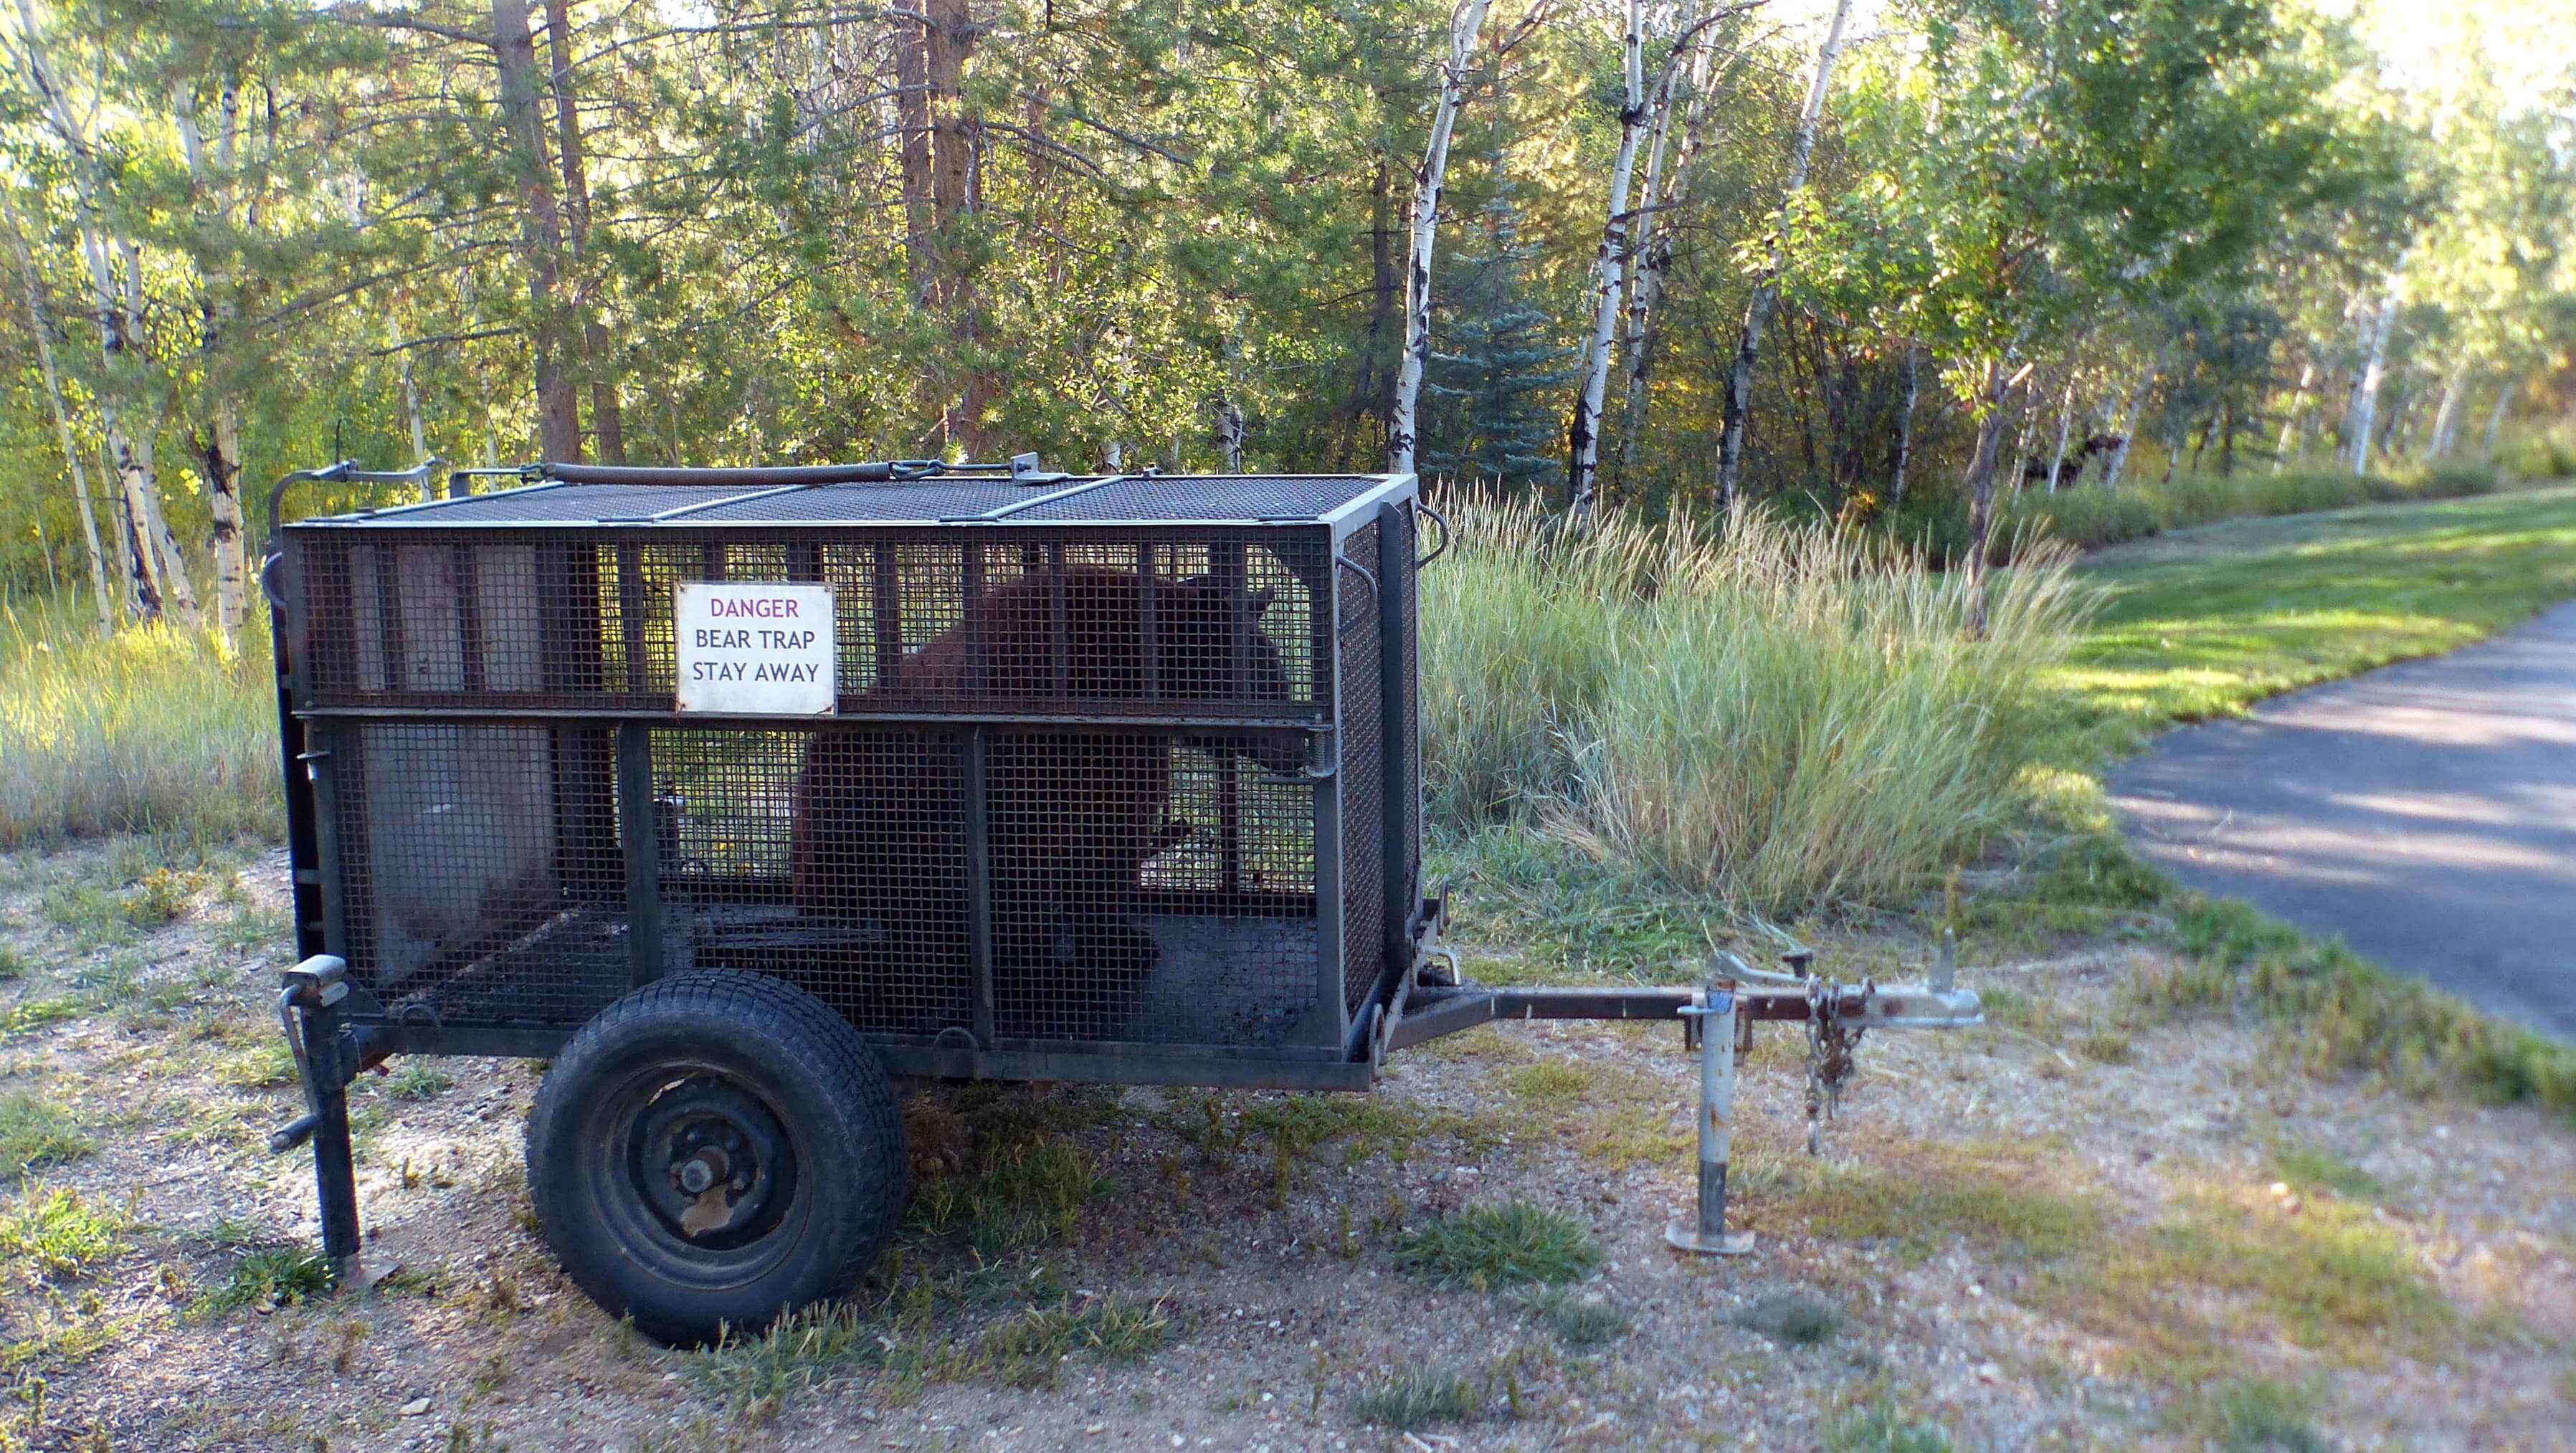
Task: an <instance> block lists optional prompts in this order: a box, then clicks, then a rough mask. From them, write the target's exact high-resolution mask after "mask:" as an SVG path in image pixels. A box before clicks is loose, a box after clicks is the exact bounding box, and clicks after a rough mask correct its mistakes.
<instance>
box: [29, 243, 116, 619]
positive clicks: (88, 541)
mask: <svg viewBox="0 0 2576 1453" xmlns="http://www.w3.org/2000/svg"><path fill="white" fill-rule="evenodd" d="M0 209H5V211H6V212H7V216H8V222H9V248H10V251H11V252H12V253H13V254H14V255H15V256H16V257H17V260H18V273H19V276H20V277H21V278H22V279H23V280H24V281H25V283H26V287H27V331H28V332H29V334H31V335H32V336H33V337H34V338H35V340H36V363H37V366H38V367H39V369H40V370H41V371H42V372H43V375H44V380H45V402H46V403H47V404H49V405H51V406H52V409H53V416H54V437H55V438H57V439H59V440H61V441H62V446H63V464H64V466H65V467H66V468H67V469H69V470H70V471H71V476H72V498H73V499H74V500H75V501H77V502H78V503H79V505H80V517H81V543H82V544H84V545H86V546H88V547H89V584H90V594H91V596H92V597H94V598H95V599H96V601H97V603H98V633H99V634H100V635H102V636H107V635H113V634H115V631H116V607H115V605H114V604H113V603H112V602H111V599H110V597H109V595H108V589H107V554H106V552H105V551H104V550H102V549H101V548H100V546H99V542H98V513H97V510H96V507H95V506H93V505H92V504H91V503H90V497H89V469H88V467H87V466H85V465H83V464H82V463H81V452H80V445H79V444H77V443H75V442H74V441H73V439H72V419H71V411H70V410H69V409H67V408H65V407H64V406H63V379H62V372H61V370H60V369H58V368H57V367H55V364H54V335H53V325H52V323H51V322H50V321H48V320H47V319H46V317H45V307H44V302H43V299H42V297H41V295H40V293H39V291H38V289H37V286H36V261H35V259H34V258H33V257H32V256H30V255H29V254H28V251H27V236H26V233H25V231H24V230H23V229H22V228H21V227H20V226H19V225H18V209H17V207H16V205H15V204H14V203H12V202H10V200H9V199H8V196H7V194H6V193H5V192H0Z"/></svg>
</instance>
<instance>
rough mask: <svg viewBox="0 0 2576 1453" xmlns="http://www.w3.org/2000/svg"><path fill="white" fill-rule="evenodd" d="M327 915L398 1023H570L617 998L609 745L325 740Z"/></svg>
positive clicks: (620, 913)
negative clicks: (331, 831) (329, 860)
mask: <svg viewBox="0 0 2576 1453" xmlns="http://www.w3.org/2000/svg"><path fill="white" fill-rule="evenodd" d="M335 736H336V738H337V740H336V743H335V745H334V746H333V748H332V756H333V758H334V759H335V766H336V770H335V771H334V773H333V781H334V784H335V786H336V789H337V806H338V811H337V813H336V814H335V822H334V826H335V828H336V832H337V841H338V845H339V875H340V905H339V906H340V912H341V917H342V920H343V922H344V923H345V925H346V926H345V929H344V934H345V937H346V940H347V947H346V950H345V952H346V955H347V957H348V958H349V960H350V964H351V967H352V969H353V970H354V971H355V973H356V975H357V981H358V982H359V983H360V984H361V985H362V986H364V987H366V988H368V989H370V990H371V991H373V992H374V994H375V995H376V997H377V998H378V999H379V1000H381V1001H382V1002H383V1003H384V1004H385V1005H386V1006H387V1008H388V1010H389V1012H390V1013H391V1014H392V1016H393V1017H394V1018H395V1019H397V1020H411V1019H415V1018H421V1019H427V1020H430V1021H432V1022H436V1023H442V1024H455V1023H476V1024H557V1023H564V1022H572V1023H579V1022H580V1021H581V1020H583V1019H586V1018H588V1017H589V1016H590V1015H592V1014H594V1013H596V1012H598V1011H599V1010H600V1009H602V1008H604V1007H606V1006H607V1004H608V1003H609V1001H611V1000H613V999H615V998H616V997H617V996H618V995H620V994H623V993H625V992H626V990H627V989H628V988H630V987H631V986H632V981H631V977H630V972H629V964H630V962H631V954H630V946H629V943H628V940H627V937H626V931H627V927H626V904H625V897H624V892H623V886H624V871H625V861H624V857H623V854H622V853H621V852H620V850H619V847H618V842H617V833H616V820H617V819H616V812H617V804H616V801H615V796H614V787H613V780H614V779H613V776H612V773H611V771H610V766H609V763H610V746H609V742H608V733H607V732H606V731H604V730H601V729H599V728H596V727H589V726H480V725H476V726H463V725H440V724H424V723H410V722H402V723H395V722H368V723H363V724H358V725H356V726H354V727H351V728H348V729H344V730H342V731H340V732H337V733H335Z"/></svg>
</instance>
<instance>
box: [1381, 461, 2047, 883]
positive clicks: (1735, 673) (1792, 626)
mask: <svg viewBox="0 0 2576 1453" xmlns="http://www.w3.org/2000/svg"><path fill="white" fill-rule="evenodd" d="M1455 519H1456V525H1457V538H1458V545H1457V546H1456V548H1455V549H1454V550H1453V552H1452V558H1451V559H1450V560H1449V561H1447V562H1444V563H1443V565H1442V566H1441V567H1440V568H1436V569H1433V570H1430V571H1426V572H1424V575H1423V578H1422V589H1423V596H1424V598H1423V604H1422V630H1423V646H1422V652H1423V655H1422V659H1423V668H1422V669H1423V681H1422V701H1423V721H1424V732H1425V742H1426V745H1425V770H1426V788H1427V790H1428V792H1429V794H1430V798H1431V803H1432V810H1433V816H1434V819H1435V821H1436V822H1438V823H1440V824H1443V825H1446V826H1448V827H1450V828H1452V829H1473V828H1475V827H1477V826H1480V825H1483V824H1490V823H1497V822H1510V821H1521V822H1536V823H1540V824H1543V825H1544V826H1546V827H1547V828H1548V829H1549V830H1550V831H1551V832H1552V833H1553V834H1554V835H1556V836H1557V837H1559V838H1560V839H1562V840H1564V841H1567V842H1570V843H1573V844H1576V845H1578V846H1580V847H1581V848H1582V849H1583V850H1585V851H1586V852H1587V853H1589V854H1590V855H1592V856H1593V857H1594V858H1596V859H1598V860H1599V861H1600V862H1602V863H1603V864H1605V865H1607V866H1609V867H1611V868H1612V869H1613V870H1614V871H1632V872H1643V873H1647V874H1651V875H1653V876H1654V877H1656V878H1659V879H1661V880H1664V881H1667V882H1669V883H1670V884H1671V885H1672V886H1673V887H1674V888H1676V889H1679V890H1681V891H1684V892H1688V893H1697V894H1708V895H1714V896H1715V897H1718V898H1720V899H1723V900H1725V901H1726V902H1728V903H1730V904H1733V905H1736V906H1739V907H1742V908H1747V909H1750V910H1753V911H1755V912H1759V913H1763V914H1771V915H1777V914H1784V913H1788V912H1793V911H1796V910H1799V909H1803V908H1807V907H1812V906H1817V905H1826V904H1834V903H1841V902H1890V901H1901V900H1902V899H1903V898H1905V897H1906V896H1908V895H1910V894H1911V893H1912V892H1913V891H1915V890H1917V889H1919V888H1920V887H1922V886H1924V885H1925V884H1926V883H1927V882H1928V881H1930V880H1931V879H1932V877H1933V876H1935V875H1936V874H1937V873H1938V872H1939V871H1940V870H1941V869H1943V868H1945V867H1946V866H1948V865H1949V864H1950V863H1952V862H1955V861H1957V860H1958V858H1959V857H1960V856H1961V855H1963V854H1965V853H1967V852H1970V851H1973V849H1974V848H1975V846H1976V845H1977V844H1978V843H1979V842H1980V841H1981V840H1982V839H1983V838H1984V837H1985V835H1987V834H1988V833H1991V832H1993V831H1995V830H1996V829H1998V828H2001V827H2003V826H2004V825H2006V824H2007V823H2008V822H2010V821H2012V820H2014V819H2015V817H2016V814H2017V813H2018V812H2019V810H2020V802H2021V799H2020V797H2019V795H2018V794H2017V792H2016V789H2015V782H2016V779H2017V778H2018V777H2019V775H2020V773H2021V772H2022V770H2023V768H2024V767H2025V766H2026V765H2028V764H2029V763H2030V762H2031V761H2032V760H2033V749H2034V746H2035V744H2036V742H2037V740H2038V738H2039V737H2040V736H2041V735H2042V734H2043V732H2044V730H2045V729H2046V726H2047V724H2048V723H2049V722H2050V721H2051V720H2052V719H2053V717H2054V714H2055V712H2056V711H2057V710H2058V703H2059V701H2060V697H2059V696H2058V694H2057V693H2056V692H2055V691H2054V690H2053V689H2051V688H2049V687H2048V686H2046V685H2045V677H2046V675H2047V673H2048V670H2049V668H2050V667H2052V666H2053V665H2054V664H2055V663H2056V662H2057V661H2058V660H2059V659H2060V658H2061V657H2062V656H2063V655H2064V653H2065V651H2066V650H2067V648H2068V647H2069V645H2070V644H2071V642H2072V640H2073V633H2074V631H2075V630H2076V628H2077V627H2078V626H2079V625H2080V623H2081V622H2082V620H2083V618H2084V614H2085V611H2086V609H2087V604H2086V597H2085V596H2084V595H2083V593H2082V592H2081V591H2080V590H2078V589H2077V587H2076V586H2075V585H2074V584H2073V582H2072V580H2071V578H2070V576H2069V575H2068V573H2067V570H2066V555H2065V553H2064V552H2063V551H2062V550H2059V549H2054V548H2049V547H2043V548H2041V549H2039V550H2037V551H2035V552H2034V553H2032V554H2031V555H2029V556H2028V557H2026V558H2025V559H2024V560H2023V561H2022V562H2021V563H2020V567H2019V568H2016V569H2014V570H2011V571H2008V572H2004V573H2002V574H2000V575H1999V576H1997V577H1995V579H1994V581H1993V582H1992V585H1991V589H1990V592H1989V599H1988V601H1987V605H1986V609H1987V617H1988V624H1987V629H1986V631H1985V633H1984V634H1983V635H1982V636H1978V637H1972V636H1971V635H1970V634H1969V633H1968V631H1967V630H1966V624H1967V620H1968V617H1969V601H1970V597H1969V585H1968V582H1967V580H1966V578H1965V575H1964V574H1963V573H1953V574H1943V573H1940V572H1936V571H1933V570H1930V569H1928V568H1927V567H1926V566H1925V564H1924V563H1923V561H1922V560H1921V559H1920V558H1918V557H1917V556H1915V555H1913V554H1911V553H1908V552H1905V551H1900V550H1894V549H1889V548H1885V547H1883V546H1882V545H1879V544H1876V543H1873V542H1872V541H1871V540H1870V539H1869V538H1868V537H1865V536H1863V535H1861V534H1858V533H1855V532H1853V531H1849V530H1845V529H1839V528H1837V527H1835V526H1833V525H1831V524H1829V523H1808V524H1792V523H1788V522H1784V521H1781V520H1778V519H1774V518H1772V517H1770V516H1767V515H1764V514H1761V513H1759V512H1748V513H1745V514H1742V515H1740V516H1739V517H1737V518H1736V519H1735V520H1733V521H1732V522H1730V524H1729V525H1728V527H1727V529H1726V530H1725V532H1724V533H1723V534H1722V535H1714V536H1712V535H1703V534H1700V533H1696V532H1693V531H1691V530H1689V529H1687V528H1686V527H1679V526H1676V527H1673V528H1669V529H1665V528H1657V527H1654V526H1651V525H1648V524H1645V523H1643V522H1640V521H1636V520H1632V519H1626V518H1621V517H1615V516H1614V517H1611V518H1609V519H1606V520H1604V521H1602V522H1601V523H1600V524H1599V525H1598V526H1597V527H1596V528H1595V529H1594V530H1593V531H1592V532H1591V533H1590V534H1588V535H1584V536H1581V537H1579V538H1578V537H1570V536H1568V535H1566V534H1564V533H1563V532H1562V531H1561V530H1559V529H1557V528H1556V527H1555V525H1554V524H1553V523H1552V522H1551V521H1550V520H1549V519H1548V518H1547V517H1545V516H1543V515H1542V514H1541V513H1540V512H1539V511H1538V510H1537V508H1536V507H1535V506H1533V505H1530V504H1527V503H1502V502H1495V501H1491V500H1486V499H1478V498H1470V499H1467V500H1465V501H1462V502H1460V503H1458V504H1457V506H1456V508H1455Z"/></svg>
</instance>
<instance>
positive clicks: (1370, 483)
mask: <svg viewBox="0 0 2576 1453" xmlns="http://www.w3.org/2000/svg"><path fill="white" fill-rule="evenodd" d="M1388 482H1389V480H1388V477H1387V476H1384V475H1370V474H1210V475H1187V474H1177V475H1111V476H1101V477H1092V478H1081V477H1075V478H1060V479H1054V480H1050V481H1048V482H1046V483H1042V484H1041V483H1021V482H1017V481H1013V480H1010V479H1005V478H998V477H992V476H976V475H952V476H934V477H932V478H929V479H920V480H908V481H902V482H896V483H886V484H817V485H793V486H778V485H758V484H721V485H699V484H569V483H543V484H535V485H529V486H526V487H524V488H519V489H512V490H505V491H501V492H498V493H493V494H483V495H474V496H471V497H468V498H465V499H454V500H439V501H436V502H434V503H430V504H423V505H413V506H408V507H404V508H400V509H390V510H381V511H362V512H360V513H356V514H347V515H331V516H326V517H321V518H318V519H312V520H306V521H303V522H302V523H304V524H308V525H311V524H319V525H334V526H353V525H355V526H366V527H371V528H389V527H421V528H446V527H450V526H459V525H472V526H484V525H532V526H595V525H644V524H667V525H673V526H689V527H695V526H703V525H743V524H775V525H894V524H957V523H972V522H992V523H999V524H1010V525H1039V524H1058V525H1063V524H1083V525H1114V524H1229V523H1263V524H1273V523H1295V522H1301V521H1302V522H1316V521H1321V520H1324V519H1326V518H1329V517H1330V516H1332V515H1333V514H1335V513H1337V512H1338V511H1340V510H1341V509H1342V508H1343V507H1345V506H1347V505H1349V504H1351V503H1352V502H1354V501H1356V500H1359V499H1361V498H1363V497H1364V496H1367V495H1370V494H1374V493H1376V492H1377V491H1378V490H1380V489H1382V488H1384V487H1385V486H1386V485H1387V483H1388Z"/></svg>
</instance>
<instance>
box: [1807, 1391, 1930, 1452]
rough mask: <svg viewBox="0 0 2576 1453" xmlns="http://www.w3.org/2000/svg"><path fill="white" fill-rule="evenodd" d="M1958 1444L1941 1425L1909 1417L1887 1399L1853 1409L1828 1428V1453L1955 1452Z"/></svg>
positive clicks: (1835, 1420)
mask: <svg viewBox="0 0 2576 1453" xmlns="http://www.w3.org/2000/svg"><path fill="white" fill-rule="evenodd" d="M1954 1446H1955V1445H1954V1444H1952V1443H1951V1441H1950V1435H1949V1434H1948V1433H1946V1432H1944V1431H1942V1429H1941V1425H1940V1424H1938V1423H1933V1422H1924V1421H1919V1420H1916V1419H1913V1418H1908V1417H1906V1416H1905V1415H1904V1414H1902V1413H1900V1412H1898V1411H1897V1409H1896V1406H1895V1405H1894V1404H1893V1403H1889V1402H1885V1401H1880V1402H1873V1403H1868V1404H1865V1405H1863V1406H1861V1407H1857V1408H1853V1409H1850V1410H1849V1411H1846V1412H1845V1413H1843V1414H1842V1415H1841V1416H1840V1417H1837V1418H1835V1419H1834V1420H1833V1422H1832V1423H1830V1424H1829V1425H1827V1427H1826V1430H1825V1447H1826V1449H1827V1450H1828V1453H1951V1449H1952V1448H1953V1447H1954Z"/></svg>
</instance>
